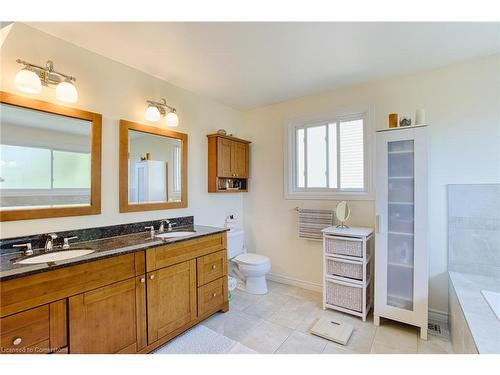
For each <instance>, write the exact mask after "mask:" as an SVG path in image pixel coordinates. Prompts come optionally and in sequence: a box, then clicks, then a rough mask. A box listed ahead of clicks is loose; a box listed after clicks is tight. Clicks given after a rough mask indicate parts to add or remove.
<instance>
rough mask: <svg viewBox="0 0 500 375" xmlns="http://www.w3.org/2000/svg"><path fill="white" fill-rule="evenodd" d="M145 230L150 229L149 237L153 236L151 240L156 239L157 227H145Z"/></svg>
mask: <svg viewBox="0 0 500 375" xmlns="http://www.w3.org/2000/svg"><path fill="white" fill-rule="evenodd" d="M144 229H149V235H150V236H151V239H154V238H155V227H154V226H153V225H151V226H150V227H144Z"/></svg>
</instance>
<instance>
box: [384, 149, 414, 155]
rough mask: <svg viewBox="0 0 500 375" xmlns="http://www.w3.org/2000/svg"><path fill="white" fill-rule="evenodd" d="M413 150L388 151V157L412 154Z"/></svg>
mask: <svg viewBox="0 0 500 375" xmlns="http://www.w3.org/2000/svg"><path fill="white" fill-rule="evenodd" d="M414 152H415V151H413V150H401V151H389V152H388V154H389V155H401V154H413V153H414Z"/></svg>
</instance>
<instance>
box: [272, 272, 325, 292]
mask: <svg viewBox="0 0 500 375" xmlns="http://www.w3.org/2000/svg"><path fill="white" fill-rule="evenodd" d="M266 279H268V280H270V281H276V282H277V283H282V284H287V285H293V286H297V287H299V288H302V289H307V290H312V291H315V292H320V293H322V292H323V285H322V284H318V283H312V282H310V281H304V280H299V279H295V278H293V277H290V276H285V275H280V274H277V273H272V272H271V273H268V274H267V276H266Z"/></svg>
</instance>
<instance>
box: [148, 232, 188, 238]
mask: <svg viewBox="0 0 500 375" xmlns="http://www.w3.org/2000/svg"><path fill="white" fill-rule="evenodd" d="M195 233H196V232H187V231H183V232H181V231H179V232H166V233H160V234H157V235H155V237H156V238H163V239H165V238H176V237H186V236H190V235H192V234H195Z"/></svg>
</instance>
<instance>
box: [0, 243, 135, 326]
mask: <svg viewBox="0 0 500 375" xmlns="http://www.w3.org/2000/svg"><path fill="white" fill-rule="evenodd" d="M141 255H142V258H144V253H143V252H137V253H135V254H126V255H121V256H117V257H111V258H105V259H98V260H95V261H92V262H89V263H84V264H78V265H75V266H70V267H64V268H59V269H56V270H53V271H48V272H42V273H37V274H34V275H30V276H25V277H20V278H17V279H12V280H7V281H3V282H2V283H1V284H0V285H1V289H2V298H0V315H1V316H2V317H3V316H6V315H11V314H14V313H17V312H19V311H24V310H26V309H29V308H32V307H35V306H41V305H45V304H47V303H50V302H53V301H57V300H60V299H63V298H66V297H68V296H72V295H75V294H79V293H83V292H86V291H88V290H92V289H96V288H99V287H102V286H104V285H108V284H111V283H114V282H117V281H120V280H125V279H128V278H131V277H134V276H135V275H136V274H137V275H138V274H139V273H138V272H139V271H142V272H144V265H143V263H144V262H143V261H142V262H141V261H137V260H138V259H140V257H141Z"/></svg>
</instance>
